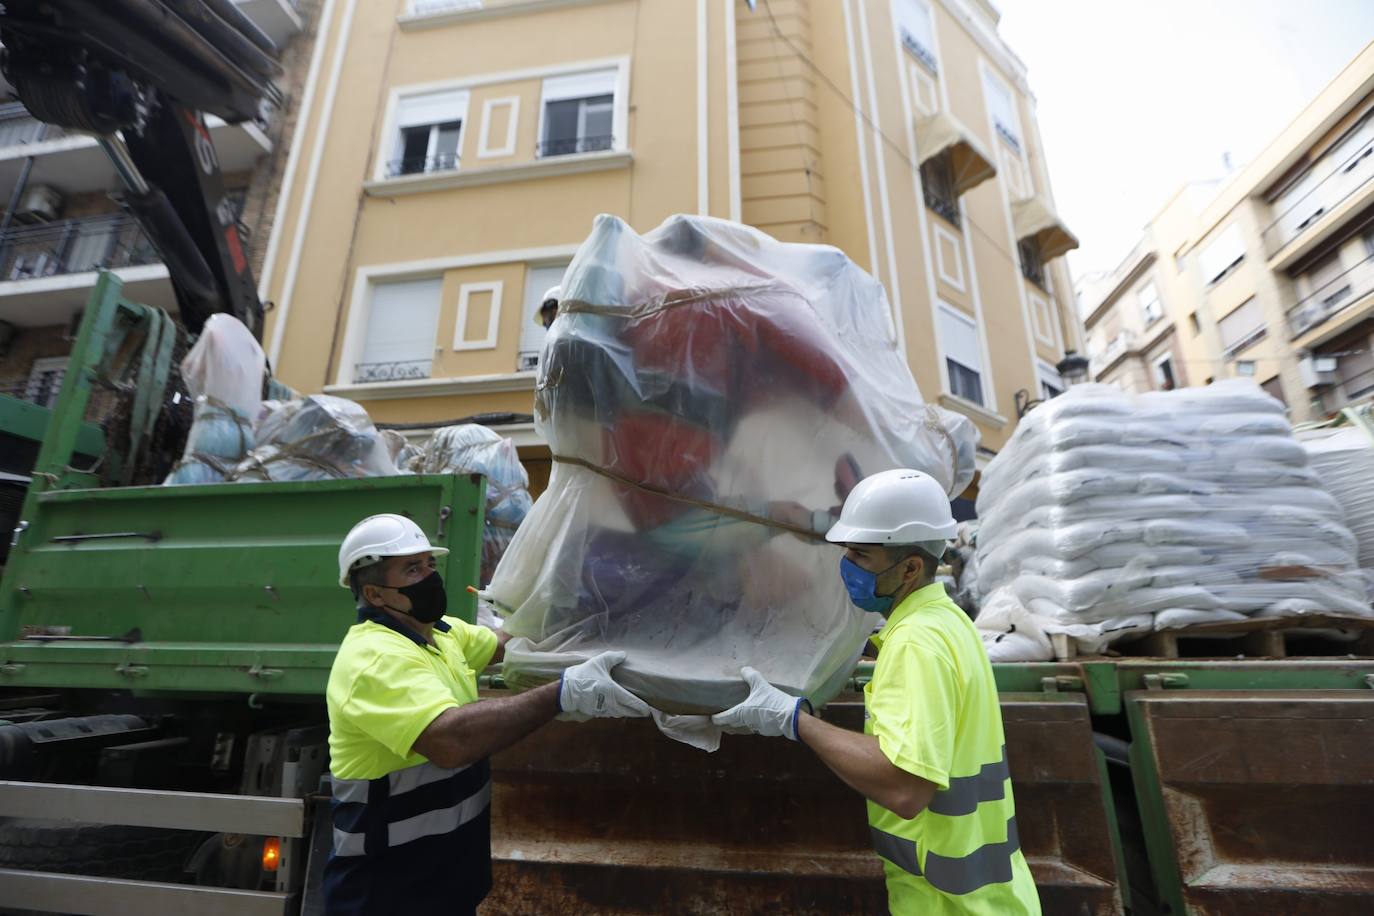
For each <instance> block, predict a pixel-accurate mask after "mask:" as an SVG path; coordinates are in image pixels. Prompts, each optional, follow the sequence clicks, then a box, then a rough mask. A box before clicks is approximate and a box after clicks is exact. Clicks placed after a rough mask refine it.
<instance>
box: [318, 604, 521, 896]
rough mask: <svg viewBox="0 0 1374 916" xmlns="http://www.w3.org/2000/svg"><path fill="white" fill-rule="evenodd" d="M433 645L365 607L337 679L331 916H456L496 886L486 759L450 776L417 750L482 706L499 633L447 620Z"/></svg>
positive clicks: (328, 884) (332, 722) (327, 880)
mask: <svg viewBox="0 0 1374 916" xmlns="http://www.w3.org/2000/svg"><path fill="white" fill-rule="evenodd" d="M433 639H434V645H432V646H431V645H429V644H428V643H426V642H425V640H424V639H423V638H422V637H421V636H420V635H419V634H418V633H415V632H414V631H412V630H410V629H409V628H407V627H405V626H403V625H401V624H400V623H398V622H397V621H396V620H394V619H393V618H391V617H390V616H388V615H386V614H384V613H382V612H380V611H378V610H376V609H374V608H359V609H358V623H357V624H356V625H355V626H353V627H351V628H349V631H348V633H347V635H345V636H344V639H343V642H342V643H341V644H340V646H339V654H338V655H337V656H336V657H335V659H334V667H333V669H332V670H331V671H330V672H329V687H328V689H327V690H326V693H325V698H326V701H327V704H328V707H329V754H330V764H329V769H330V772H331V774H332V776H333V801H332V803H331V807H332V813H333V820H334V848H333V853H332V855H331V856H330V859H329V863H328V865H327V866H326V868H325V877H324V885H323V889H324V896H325V906H326V910H327V912H328V913H329V914H330V916H336V914H364V913H367V914H371V913H378V914H380V913H386V914H390V913H393V912H396V910H397V907H398V906H399V907H400V908H401V909H403V910H404V911H405V912H406V913H407V914H408V916H420V914H428V913H436V914H437V913H452V912H454V911H455V910H458V909H460V908H464V907H475V906H476V905H477V904H478V903H479V902H481V900H482V898H483V897H485V896H486V894H487V891H489V890H490V889H491V821H490V813H489V808H490V802H491V769H490V767H489V765H488V763H487V761H486V760H480V761H478V762H476V763H473V764H470V765H469V766H465V767H457V768H453V769H450V768H446V767H441V766H438V765H437V764H433V763H430V762H429V761H428V760H427V759H425V757H424V756H423V755H421V754H417V753H415V752H414V751H413V750H412V748H413V747H414V745H415V740H416V739H417V738H419V737H420V733H421V732H423V731H424V730H425V728H426V727H428V725H429V724H430V723H431V722H433V721H434V719H435V718H436V717H437V716H438V715H439V714H440V713H442V712H443V711H444V710H446V709H450V708H452V707H455V706H463V705H466V704H468V703H471V702H473V701H475V700H476V699H477V673H478V672H479V671H481V670H482V669H483V668H485V667H486V666H487V664H488V663H489V662H490V661H491V657H492V655H493V654H494V653H495V652H496V645H497V640H496V634H495V633H493V632H492V631H491V630H488V629H486V628H485V627H477V626H472V625H471V624H467V623H464V622H463V621H461V620H458V619H456V618H453V617H446V618H443V619H442V620H440V621H438V622H436V623H435V624H434V630H433Z"/></svg>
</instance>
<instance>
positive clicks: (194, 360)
mask: <svg viewBox="0 0 1374 916" xmlns="http://www.w3.org/2000/svg"><path fill="white" fill-rule="evenodd" d="M266 368H267V357H266V356H265V355H264V354H263V352H262V347H261V346H260V345H259V344H258V342H257V340H256V339H255V338H254V337H253V332H252V331H250V330H248V328H247V327H245V326H244V324H243V322H241V321H239V320H238V319H237V318H235V317H234V316H232V315H226V314H222V313H221V314H217V315H211V316H210V317H209V318H207V319H206V321H205V327H204V328H202V329H201V332H200V337H199V338H197V340H196V342H195V345H194V346H193V347H191V351H190V352H189V353H187V354H186V358H185V359H183V360H182V361H181V377H182V379H183V380H184V381H185V382H186V390H187V391H189V392H190V393H191V396H192V397H194V398H200V397H201V396H208V397H210V398H212V399H213V400H215V401H218V402H219V403H221V404H223V405H225V406H227V407H228V408H229V409H231V410H233V411H235V412H236V413H237V414H238V415H239V416H240V417H249V418H251V417H253V416H254V415H255V414H256V413H257V412H258V404H259V402H261V400H262V383H263V374H264V371H265V370H266Z"/></svg>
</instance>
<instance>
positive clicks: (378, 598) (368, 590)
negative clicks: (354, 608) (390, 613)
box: [363, 585, 386, 607]
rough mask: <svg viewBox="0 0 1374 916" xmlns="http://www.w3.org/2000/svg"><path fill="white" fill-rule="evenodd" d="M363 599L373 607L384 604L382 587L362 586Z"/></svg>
mask: <svg viewBox="0 0 1374 916" xmlns="http://www.w3.org/2000/svg"><path fill="white" fill-rule="evenodd" d="M363 600H364V601H366V602H367V603H368V604H370V605H372V606H373V607H381V606H382V605H384V604H386V599H385V598H383V597H382V589H381V587H380V586H377V585H364V586H363Z"/></svg>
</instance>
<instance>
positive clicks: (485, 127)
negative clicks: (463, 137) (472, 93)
mask: <svg viewBox="0 0 1374 916" xmlns="http://www.w3.org/2000/svg"><path fill="white" fill-rule="evenodd" d="M497 106H505V107H507V108H509V109H510V120H509V121H508V122H507V123H506V142H505V143H503V144H502V145H501V146H498V147H495V148H493V147H492V146H490V145H489V143H490V141H491V115H492V112H493V111H494V110H495V109H496V108H497ZM519 126H520V96H518V95H503V96H501V97H500V98H498V99H487V100H486V101H485V102H483V103H482V128H481V130H480V131H479V132H478V134H477V158H478V159H499V158H501V157H503V156H513V155H515V134H516V128H518V127H519Z"/></svg>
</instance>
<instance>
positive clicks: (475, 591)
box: [468, 585, 482, 595]
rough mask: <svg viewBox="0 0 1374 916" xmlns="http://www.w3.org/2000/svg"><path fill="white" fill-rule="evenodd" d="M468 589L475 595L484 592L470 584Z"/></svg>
mask: <svg viewBox="0 0 1374 916" xmlns="http://www.w3.org/2000/svg"><path fill="white" fill-rule="evenodd" d="M468 591H470V592H472V593H473V594H474V595H480V594H482V593H481V592H479V591H478V590H477V589H476V588H474V587H473V586H471V585H469V586H468Z"/></svg>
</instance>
